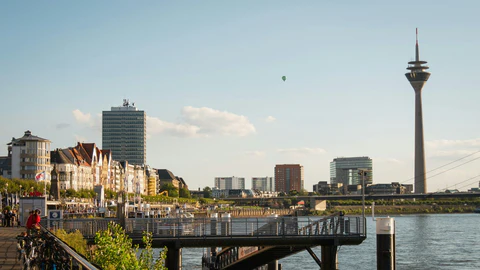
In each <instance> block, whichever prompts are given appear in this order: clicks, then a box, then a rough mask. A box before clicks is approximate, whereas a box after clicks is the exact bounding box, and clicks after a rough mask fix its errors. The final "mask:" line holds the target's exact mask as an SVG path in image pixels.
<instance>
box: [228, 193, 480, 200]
mask: <svg viewBox="0 0 480 270" xmlns="http://www.w3.org/2000/svg"><path fill="white" fill-rule="evenodd" d="M467 198H480V193H478V192H477V193H472V192H456V193H427V194H365V200H395V199H467ZM285 199H298V200H312V199H313V200H327V201H340V200H361V199H362V195H361V194H360V195H358V194H356V195H313V196H285V197H271V198H258V197H257V198H226V199H225V200H228V201H234V202H249V201H252V202H253V201H268V200H285Z"/></svg>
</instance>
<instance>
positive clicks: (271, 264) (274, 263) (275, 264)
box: [267, 260, 279, 270]
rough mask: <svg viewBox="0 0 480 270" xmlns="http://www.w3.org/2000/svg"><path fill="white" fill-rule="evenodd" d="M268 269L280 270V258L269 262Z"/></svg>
mask: <svg viewBox="0 0 480 270" xmlns="http://www.w3.org/2000/svg"><path fill="white" fill-rule="evenodd" d="M267 269H268V270H279V269H278V260H275V261H271V262H269V263H268V264H267Z"/></svg>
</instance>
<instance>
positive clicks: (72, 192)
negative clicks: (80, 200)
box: [65, 188, 77, 198]
mask: <svg viewBox="0 0 480 270" xmlns="http://www.w3.org/2000/svg"><path fill="white" fill-rule="evenodd" d="M65 195H66V196H67V197H69V198H73V197H75V196H76V195H77V192H76V191H75V189H73V188H69V189H67V190H66V191H65Z"/></svg>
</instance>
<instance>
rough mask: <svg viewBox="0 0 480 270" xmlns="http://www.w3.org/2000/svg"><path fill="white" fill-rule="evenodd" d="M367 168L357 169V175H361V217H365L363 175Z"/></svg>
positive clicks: (365, 173)
mask: <svg viewBox="0 0 480 270" xmlns="http://www.w3.org/2000/svg"><path fill="white" fill-rule="evenodd" d="M367 172H368V170H365V169H359V170H358V175H361V176H362V217H363V218H364V219H365V176H366V175H367Z"/></svg>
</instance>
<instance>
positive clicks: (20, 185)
mask: <svg viewBox="0 0 480 270" xmlns="http://www.w3.org/2000/svg"><path fill="white" fill-rule="evenodd" d="M20 197H22V185H20Z"/></svg>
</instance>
